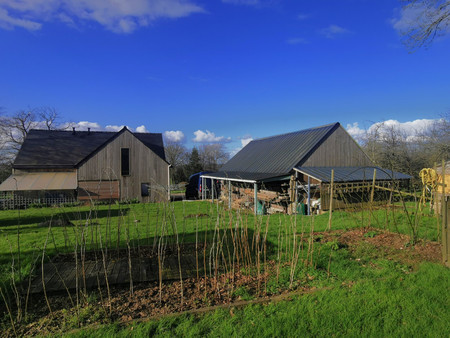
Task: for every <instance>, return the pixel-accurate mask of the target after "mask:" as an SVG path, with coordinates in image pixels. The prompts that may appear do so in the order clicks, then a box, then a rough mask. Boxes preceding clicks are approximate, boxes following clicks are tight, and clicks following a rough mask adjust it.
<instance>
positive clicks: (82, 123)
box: [71, 121, 103, 130]
mask: <svg viewBox="0 0 450 338" xmlns="http://www.w3.org/2000/svg"><path fill="white" fill-rule="evenodd" d="M71 126H72V127H75V128H79V129H87V128H91V130H102V129H103V128H102V126H101V125H100V124H99V123H97V122H89V121H80V122H77V123H72V124H71Z"/></svg>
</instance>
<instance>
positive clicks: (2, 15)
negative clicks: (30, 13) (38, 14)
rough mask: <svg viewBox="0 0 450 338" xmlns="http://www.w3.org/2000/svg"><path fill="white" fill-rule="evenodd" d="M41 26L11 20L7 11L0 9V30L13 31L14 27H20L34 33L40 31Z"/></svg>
mask: <svg viewBox="0 0 450 338" xmlns="http://www.w3.org/2000/svg"><path fill="white" fill-rule="evenodd" d="M41 26H42V24H40V23H39V22H35V21H31V20H26V19H20V18H13V17H12V16H10V15H9V13H8V11H6V10H5V9H3V8H0V28H4V29H13V28H14V27H22V28H25V29H28V30H30V31H35V30H38V29H41Z"/></svg>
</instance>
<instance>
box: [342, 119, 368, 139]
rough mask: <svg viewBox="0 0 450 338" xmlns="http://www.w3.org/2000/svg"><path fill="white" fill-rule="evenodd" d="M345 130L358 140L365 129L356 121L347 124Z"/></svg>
mask: <svg viewBox="0 0 450 338" xmlns="http://www.w3.org/2000/svg"><path fill="white" fill-rule="evenodd" d="M346 129H347V132H348V133H349V134H350V135H351V136H352V137H353V138H354V139H356V140H360V139H361V138H362V137H363V136H364V134H365V133H366V132H367V131H366V130H365V129H362V128H360V127H359V124H358V122H354V123H353V124H347V128H346Z"/></svg>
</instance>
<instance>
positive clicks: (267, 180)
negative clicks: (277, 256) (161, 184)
mask: <svg viewBox="0 0 450 338" xmlns="http://www.w3.org/2000/svg"><path fill="white" fill-rule="evenodd" d="M337 168H339V170H338V169H337ZM364 168H366V169H364ZM369 168H375V165H374V164H373V162H372V161H371V160H370V158H369V157H368V156H367V155H366V154H365V153H364V151H363V150H362V149H361V147H360V146H359V145H358V144H357V142H356V141H355V140H354V139H353V138H352V137H351V136H350V135H349V134H348V133H347V131H346V130H345V129H344V128H343V127H342V126H341V125H340V124H339V123H332V124H328V125H324V126H320V127H316V128H309V129H305V130H300V131H296V132H292V133H287V134H282V135H276V136H271V137H266V138H262V139H258V140H253V141H251V142H250V143H249V144H248V145H247V146H245V147H244V148H243V149H242V150H241V151H239V152H238V153H237V154H236V155H235V156H234V157H233V158H232V159H230V160H229V161H228V162H227V163H226V164H225V165H224V166H223V167H222V168H221V169H220V171H218V172H215V173H210V174H207V175H203V176H202V177H203V179H215V180H220V181H222V182H223V183H224V184H223V185H222V187H223V189H222V198H224V199H225V197H224V194H227V197H228V203H229V205H230V206H231V205H232V204H233V200H236V199H239V197H240V196H241V195H242V193H243V194H245V195H247V196H249V195H251V197H250V198H248V199H247V200H248V202H252V203H253V210H254V212H255V213H257V212H258V207H257V206H258V205H259V204H262V203H261V201H264V205H265V209H266V210H270V208H273V207H275V206H277V207H275V209H274V210H272V211H274V212H275V211H284V212H296V210H297V204H298V203H299V202H302V201H299V197H300V196H299V194H300V192H301V191H305V192H306V195H307V201H305V202H306V203H304V204H307V206H308V208H307V211H308V213H310V211H311V204H312V202H311V198H312V196H311V192H312V189H313V188H312V187H313V186H314V187H316V188H317V187H320V186H321V183H322V182H327V173H328V175H329V173H331V170H332V169H335V170H338V176H339V179H342V182H356V181H355V180H357V179H361V178H364V177H365V176H370V180H372V178H373V169H372V171H370V170H369ZM378 169H379V170H378V172H380V173H385V175H384V174H380V176H378V177H376V181H377V182H379V181H386V180H387V179H388V177H389V175H388V173H389V171H388V170H385V169H381V168H378ZM371 172H372V175H370V173H371ZM391 178H395V179H408V178H410V177H409V176H407V175H403V174H400V173H392V175H391ZM225 182H226V184H225ZM236 185H242V186H245V187H243V188H242V187H238V188H236ZM258 191H259V192H260V194H262V196H263V197H261V196H260V197H259V198H258ZM315 191H317V189H315ZM216 195H218V194H216ZM319 198H320V197H319ZM258 201H259V202H258ZM246 203H247V202H246ZM261 209H263V208H260V210H261ZM282 209H283V210H282ZM322 210H324V209H322Z"/></svg>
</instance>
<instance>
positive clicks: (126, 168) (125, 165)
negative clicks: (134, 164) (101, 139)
mask: <svg viewBox="0 0 450 338" xmlns="http://www.w3.org/2000/svg"><path fill="white" fill-rule="evenodd" d="M120 162H121V166H120V171H121V173H122V176H128V175H130V149H129V148H122V149H120Z"/></svg>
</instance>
